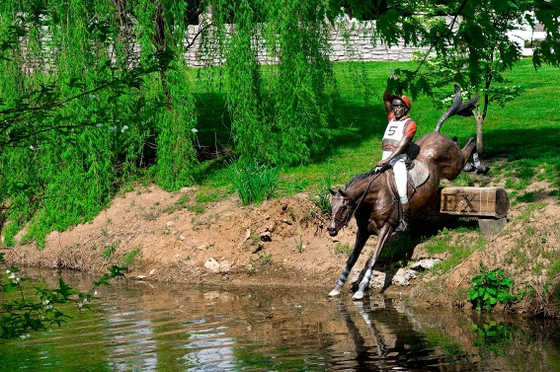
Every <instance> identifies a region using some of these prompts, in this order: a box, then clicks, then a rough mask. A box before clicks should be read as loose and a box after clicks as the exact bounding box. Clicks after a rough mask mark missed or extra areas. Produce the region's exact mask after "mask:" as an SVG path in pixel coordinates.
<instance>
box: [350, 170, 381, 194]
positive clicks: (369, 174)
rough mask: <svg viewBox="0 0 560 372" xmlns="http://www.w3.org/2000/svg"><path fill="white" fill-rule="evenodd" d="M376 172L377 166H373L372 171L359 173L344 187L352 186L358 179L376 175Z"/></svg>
mask: <svg viewBox="0 0 560 372" xmlns="http://www.w3.org/2000/svg"><path fill="white" fill-rule="evenodd" d="M374 174H376V172H375V168H373V169H372V170H370V171H369V172H367V173H362V174H358V175H357V176H354V178H352V179H351V180H350V182H348V183H347V184H346V186H344V189H345V190H346V189H347V188H348V187H350V186H352V184H354V183H356V182H358V181H360V180H363V179H364V178H368V177H371V176H372V175H374Z"/></svg>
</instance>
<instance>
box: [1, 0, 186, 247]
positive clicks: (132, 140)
mask: <svg viewBox="0 0 560 372" xmlns="http://www.w3.org/2000/svg"><path fill="white" fill-rule="evenodd" d="M185 4H186V3H185V2H182V1H165V0H161V1H148V0H138V1H118V0H115V1H111V0H97V1H91V2H84V1H73V0H72V1H67V0H52V1H49V2H42V1H27V0H23V1H20V0H5V1H2V2H1V4H0V41H1V43H0V53H1V54H0V68H1V69H2V71H3V72H4V73H3V74H2V75H0V115H1V117H0V119H1V120H0V202H1V203H2V204H1V205H0V206H1V209H0V228H2V235H3V240H4V243H5V244H8V245H9V244H12V243H13V236H14V234H16V233H17V232H18V231H20V230H21V228H22V227H23V226H24V224H26V223H28V222H29V225H28V228H27V234H26V237H25V238H24V239H28V240H29V239H36V240H37V241H38V243H39V245H40V246H41V245H42V244H43V242H44V237H45V235H46V233H48V232H49V231H52V230H53V229H57V230H61V231H62V230H64V229H66V228H67V226H69V225H73V224H76V223H79V222H83V221H87V220H90V219H92V218H93V217H94V216H95V215H97V214H98V213H99V211H100V209H101V208H103V207H105V206H106V205H107V203H108V202H109V200H110V198H111V196H112V195H113V194H114V192H115V191H116V189H117V188H118V187H120V185H122V184H123V183H125V182H127V180H131V179H134V177H136V176H138V175H139V174H141V173H142V170H143V169H147V168H148V167H149V169H150V170H151V171H153V175H154V179H155V181H156V182H157V183H159V184H160V185H161V186H162V187H164V188H166V189H176V188H178V187H180V186H183V185H188V184H190V183H192V182H193V174H192V172H193V169H194V168H195V166H196V158H195V156H196V153H195V150H194V149H193V146H192V132H191V129H192V128H193V127H194V126H195V122H196V116H195V115H194V105H193V100H192V95H191V93H190V92H189V89H188V85H186V84H185V81H187V80H188V79H187V77H186V69H185V61H184V58H182V57H181V56H182V53H183V52H184V43H183V38H184V37H183V36H182V35H184V30H185V28H186V27H187V25H188V17H186V16H185V15H186V9H185V7H186V5H185ZM178 57H180V58H178Z"/></svg>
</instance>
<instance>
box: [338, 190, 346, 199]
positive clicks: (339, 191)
mask: <svg viewBox="0 0 560 372" xmlns="http://www.w3.org/2000/svg"><path fill="white" fill-rule="evenodd" d="M338 193H339V194H340V195H341V196H344V197H345V196H346V193H345V192H344V191H342V190H341V189H338Z"/></svg>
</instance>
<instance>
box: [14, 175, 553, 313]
mask: <svg viewBox="0 0 560 372" xmlns="http://www.w3.org/2000/svg"><path fill="white" fill-rule="evenodd" d="M533 188H534V191H535V192H536V195H537V196H536V199H537V200H536V201H535V203H533V204H523V203H520V204H517V205H514V206H513V207H512V208H511V210H510V214H509V216H508V217H509V222H508V225H507V226H506V228H505V230H504V231H503V232H502V234H500V235H498V236H496V237H494V238H493V239H492V241H491V242H489V244H488V245H487V246H486V247H484V248H483V249H481V250H479V251H476V252H475V253H473V254H472V255H471V256H470V257H469V258H468V259H467V260H465V261H464V262H463V263H462V264H460V265H459V266H457V267H456V268H455V269H454V270H451V271H450V272H448V273H446V274H444V275H440V276H434V275H431V274H429V273H428V274H427V275H424V276H422V277H420V278H419V279H416V281H415V282H412V283H411V285H410V286H408V287H406V288H404V287H400V286H396V285H391V286H389V287H388V288H386V289H385V290H384V292H385V293H388V294H405V295H408V296H409V299H410V301H411V302H413V303H416V304H419V305H438V306H460V307H463V306H470V304H468V303H467V302H466V301H465V300H466V295H465V293H466V291H467V289H468V287H469V286H470V284H471V282H470V278H472V277H474V276H475V275H476V274H478V272H479V270H480V263H483V264H485V266H487V267H488V268H490V269H492V268H497V267H501V268H504V269H505V270H506V272H507V273H509V274H510V275H512V276H513V277H514V279H515V283H516V286H517V287H518V288H526V287H528V286H530V287H533V288H534V290H535V294H536V295H533V296H530V297H531V299H528V298H527V299H526V300H525V301H524V302H523V303H522V304H519V305H517V307H514V308H513V310H515V311H526V312H531V313H535V312H541V311H545V310H544V307H547V310H546V312H548V313H550V314H554V313H555V309H554V306H553V305H551V304H547V299H546V298H545V297H546V296H545V295H544V294H543V293H541V292H542V290H543V288H545V281H546V280H547V279H546V273H547V269H548V268H549V267H551V265H553V264H554V260H556V258H555V255H554V251H555V249H556V248H557V247H560V229H559V222H558V221H559V216H560V205H558V203H557V202H556V199H557V198H553V197H549V196H548V190H547V189H546V185H537V184H535V185H534V186H533ZM196 192H197V190H196V189H195V188H184V189H182V190H180V191H178V192H174V193H169V192H165V191H162V190H161V189H160V188H158V187H157V186H150V187H147V188H141V187H139V188H138V189H137V190H136V191H133V192H129V193H127V194H125V195H123V196H120V197H117V198H115V199H114V200H113V202H112V204H111V206H110V207H109V208H108V209H107V210H105V211H103V212H102V213H101V214H100V215H99V216H97V217H96V218H95V219H94V221H93V222H92V223H86V224H83V225H79V226H76V227H75V228H73V229H71V230H69V231H65V232H62V233H59V232H53V233H51V234H50V235H49V236H48V237H47V241H46V247H45V248H44V249H43V250H41V251H39V250H38V249H37V247H36V246H35V245H34V244H29V245H17V246H16V247H14V248H10V249H7V250H5V252H6V259H7V260H8V261H9V262H10V263H12V264H15V265H27V266H38V267H49V268H68V269H75V270H82V271H88V272H94V273H101V272H103V271H105V270H106V268H107V267H108V266H110V265H113V264H117V265H126V266H129V271H128V272H127V276H128V277H129V278H132V279H139V280H158V281H166V282H175V281H183V282H206V283H214V284H220V283H224V282H228V283H236V284H244V285H282V286H319V287H324V289H325V295H326V294H327V293H328V291H329V290H330V289H331V288H332V286H333V285H334V284H335V281H336V279H337V277H338V275H339V274H340V272H341V270H342V268H343V267H344V264H345V262H346V259H347V254H348V250H347V249H348V247H351V246H352V244H353V241H354V237H355V232H356V228H355V225H354V224H352V225H351V226H349V227H348V228H346V229H344V230H343V231H342V232H341V234H339V236H338V237H337V238H336V239H333V238H331V237H329V235H328V234H327V233H326V231H325V227H326V224H327V223H328V222H327V221H326V220H325V219H324V217H323V216H322V215H321V214H320V213H317V211H316V207H315V206H314V205H313V203H312V202H311V201H310V198H309V197H308V196H307V195H305V194H299V195H297V196H295V197H292V198H289V199H279V200H270V201H267V202H265V203H264V204H262V205H258V206H250V207H242V206H241V203H240V202H239V200H238V199H237V198H230V199H226V200H223V201H219V202H213V203H206V204H205V205H204V210H202V208H200V206H199V204H197V205H198V207H195V204H194V203H192V202H189V200H194V199H195V195H196ZM536 204H538V206H539V208H537V209H535V210H534V211H531V209H529V208H531V205H533V206H534V205H536ZM471 234H472V239H473V241H474V240H475V239H477V233H476V232H472V233H471ZM374 243H375V237H374V238H371V239H370V241H369V242H368V244H367V245H366V249H365V250H364V253H363V254H362V257H361V258H360V260H359V261H358V263H357V265H356V269H354V271H355V272H358V271H359V269H361V268H362V267H363V265H364V264H365V261H366V259H367V257H368V256H369V255H370V254H371V251H372V249H373V245H374ZM412 248H413V249H414V258H416V259H419V258H425V257H428V256H429V255H428V254H427V253H425V250H424V249H423V246H422V244H420V245H417V246H416V247H412ZM3 251H4V249H3ZM382 269H383V270H387V268H382ZM350 287H351V286H350V285H347V286H346V287H345V289H344V292H343V293H342V295H350V294H349V291H350ZM372 291H375V290H372ZM377 291H379V290H377Z"/></svg>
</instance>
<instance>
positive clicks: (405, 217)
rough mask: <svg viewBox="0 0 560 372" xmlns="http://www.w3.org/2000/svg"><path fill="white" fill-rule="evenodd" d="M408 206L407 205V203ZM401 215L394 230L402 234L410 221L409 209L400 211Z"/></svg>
mask: <svg viewBox="0 0 560 372" xmlns="http://www.w3.org/2000/svg"><path fill="white" fill-rule="evenodd" d="M407 204H408V203H407ZM401 212H402V215H401V218H400V221H399V226H397V228H396V229H395V231H396V232H403V231H406V229H408V222H409V220H410V209H408V207H407V208H406V209H405V208H403V209H402V211H401Z"/></svg>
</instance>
